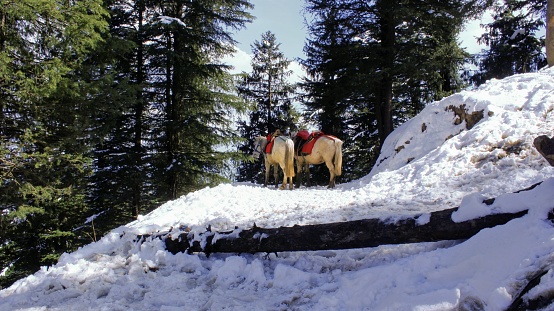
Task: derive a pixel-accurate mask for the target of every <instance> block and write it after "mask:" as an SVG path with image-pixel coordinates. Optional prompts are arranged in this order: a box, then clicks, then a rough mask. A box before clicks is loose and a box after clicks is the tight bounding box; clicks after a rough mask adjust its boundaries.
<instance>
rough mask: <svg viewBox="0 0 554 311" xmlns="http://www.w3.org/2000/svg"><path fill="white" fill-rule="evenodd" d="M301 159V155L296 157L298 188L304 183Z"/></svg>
mask: <svg viewBox="0 0 554 311" xmlns="http://www.w3.org/2000/svg"><path fill="white" fill-rule="evenodd" d="M300 159H301V158H300V157H298V158H296V188H300V185H302V160H300Z"/></svg>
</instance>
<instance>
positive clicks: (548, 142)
mask: <svg viewBox="0 0 554 311" xmlns="http://www.w3.org/2000/svg"><path fill="white" fill-rule="evenodd" d="M533 145H534V146H535V148H537V151H538V152H539V153H540V154H541V155H542V156H543V157H544V158H545V159H546V161H548V163H549V164H550V165H551V166H554V139H552V138H549V137H548V136H546V135H541V136H539V137H537V138H535V140H534V141H533Z"/></svg>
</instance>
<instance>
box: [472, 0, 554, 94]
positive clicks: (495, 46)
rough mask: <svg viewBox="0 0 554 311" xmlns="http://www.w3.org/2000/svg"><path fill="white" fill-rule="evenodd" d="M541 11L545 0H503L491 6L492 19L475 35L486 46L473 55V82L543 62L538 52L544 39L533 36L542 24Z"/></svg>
mask: <svg viewBox="0 0 554 311" xmlns="http://www.w3.org/2000/svg"><path fill="white" fill-rule="evenodd" d="M545 11H546V3H545V2H544V1H536V0H535V1H525V2H522V1H514V0H505V1H504V3H503V5H499V6H497V7H495V15H494V21H493V22H491V23H490V24H488V25H486V29H487V33H485V34H483V35H482V36H481V37H480V38H479V39H478V42H480V43H482V44H485V45H487V46H488V47H489V48H488V49H487V50H485V51H483V52H482V53H481V54H480V55H477V58H478V64H479V72H478V73H477V74H475V75H474V76H473V78H472V79H473V81H474V83H475V84H477V85H480V84H481V83H484V82H485V81H486V80H489V79H491V78H496V79H501V78H505V77H507V76H510V75H513V74H516V73H525V72H531V71H537V70H539V69H540V68H542V67H544V66H546V55H545V54H544V53H543V52H542V48H543V47H544V44H545V41H544V39H541V38H539V37H538V36H537V31H538V30H539V29H541V28H542V27H543V26H544V20H543V16H544V14H545Z"/></svg>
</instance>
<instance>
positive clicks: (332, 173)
mask: <svg viewBox="0 0 554 311" xmlns="http://www.w3.org/2000/svg"><path fill="white" fill-rule="evenodd" d="M325 165H327V168H328V169H329V175H330V176H329V185H328V186H327V188H335V165H334V164H333V163H332V162H330V161H328V162H325Z"/></svg>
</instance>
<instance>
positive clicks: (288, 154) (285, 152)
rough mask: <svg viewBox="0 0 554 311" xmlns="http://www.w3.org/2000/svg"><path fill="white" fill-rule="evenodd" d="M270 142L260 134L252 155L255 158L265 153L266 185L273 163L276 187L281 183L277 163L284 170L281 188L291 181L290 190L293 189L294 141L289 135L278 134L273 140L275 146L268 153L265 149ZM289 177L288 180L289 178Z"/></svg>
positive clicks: (256, 139)
mask: <svg viewBox="0 0 554 311" xmlns="http://www.w3.org/2000/svg"><path fill="white" fill-rule="evenodd" d="M267 144H268V141H267V138H266V137H263V136H258V137H256V138H255V140H254V153H253V154H252V156H253V157H254V158H256V159H257V158H259V156H260V154H262V153H263V155H264V160H265V183H264V186H265V187H267V180H268V179H269V170H270V169H271V165H273V175H274V176H275V187H277V186H278V185H279V183H278V178H279V177H278V170H277V169H278V168H277V165H279V166H280V167H281V169H282V170H283V175H284V176H283V184H282V185H281V187H280V189H281V190H283V189H286V187H287V181H288V183H289V188H290V190H292V189H293V181H292V178H293V177H294V143H293V142H292V139H290V138H289V137H287V136H277V137H275V138H274V140H273V148H272V150H271V152H270V153H266V152H265V149H266V146H267ZM287 179H288V180H287Z"/></svg>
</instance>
